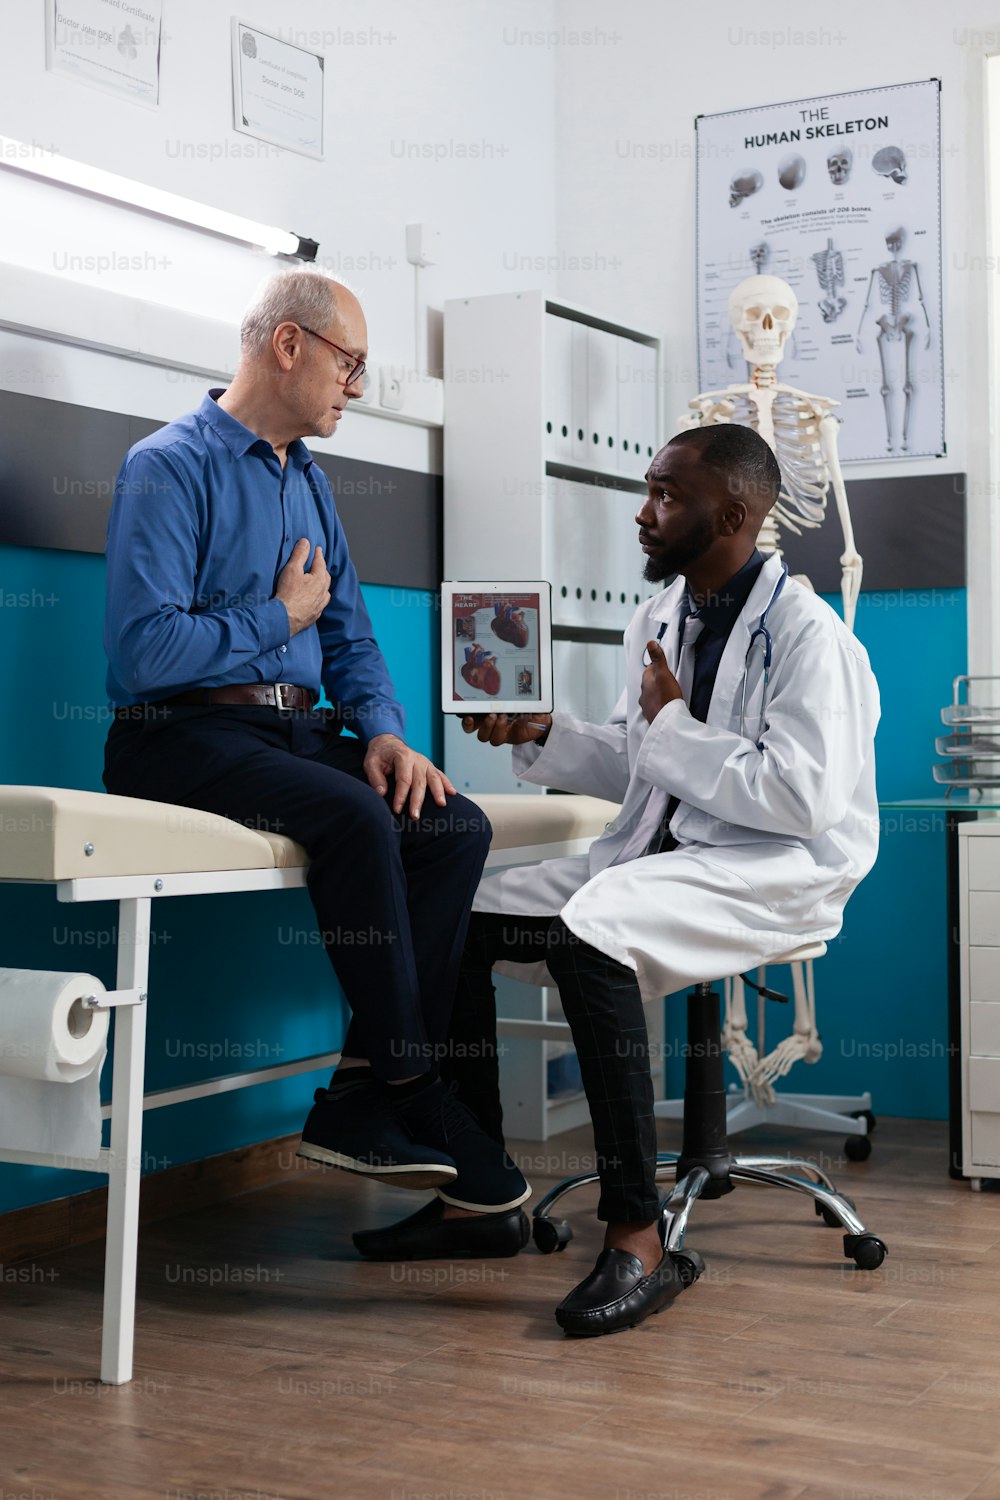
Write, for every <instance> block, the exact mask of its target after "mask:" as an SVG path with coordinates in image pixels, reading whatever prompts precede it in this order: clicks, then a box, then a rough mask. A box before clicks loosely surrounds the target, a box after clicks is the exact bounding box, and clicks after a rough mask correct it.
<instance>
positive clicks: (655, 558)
mask: <svg viewBox="0 0 1000 1500" xmlns="http://www.w3.org/2000/svg"><path fill="white" fill-rule="evenodd" d="M646 481H647V486H648V489H647V495H646V498H645V500H644V502H643V504H642V506H641V507H640V509H639V511H638V513H637V515H636V522H637V524H638V528H639V536H638V540H639V544H640V545H641V548H642V551H643V552H644V553H645V554H646V565H645V576H646V578H647V579H648V580H649V581H651V582H656V581H660V580H665V579H668V578H672V581H671V582H670V583H668V585H667V587H666V588H665V589H664V590H663V591H662V592H661V593H659V594H658V595H656V596H655V597H654V598H653V599H651V600H649V601H647V602H646V603H645V604H643V605H641V606H640V608H639V609H638V610H637V611H636V613H635V615H634V617H633V619H632V621H631V623H630V625H629V626H628V629H627V630H626V631H625V636H624V648H625V661H624V679H625V689H624V692H623V693H622V696H621V698H620V699H619V701H618V704H617V706H616V708H615V710H614V712H613V713H612V715H611V717H610V719H608V721H607V722H606V723H604V724H589V723H584V722H582V721H580V720H579V719H576V718H574V717H573V716H572V715H569V714H564V713H559V712H555V713H554V714H552V715H551V716H550V719H551V722H550V723H549V722H548V721H547V719H546V716H545V715H532V716H531V718H530V720H529V718H528V717H523V718H516V717H515V718H507V717H504V716H497V715H489V716H487V717H486V718H484V719H475V720H473V719H471V718H470V719H466V720H465V721H463V722H464V725H465V727H466V729H467V730H468V731H469V732H475V733H478V735H479V738H480V739H481V740H483V741H489V742H490V743H491V744H493V745H499V744H512V745H513V746H514V747H515V748H514V769H515V771H516V773H517V775H518V776H519V777H521V778H522V779H524V780H527V781H534V782H538V783H541V784H542V785H545V786H551V787H556V788H559V789H561V790H563V791H568V792H581V793H586V794H590V795H592V796H598V797H605V798H610V799H612V800H614V801H616V802H620V803H621V812H620V813H619V815H618V816H617V817H616V818H615V819H614V821H613V822H612V823H611V824H609V826H608V828H607V829H606V831H605V833H604V835H603V836H602V837H601V838H599V839H597V840H596V841H595V842H594V844H593V845H592V846H591V848H590V851H589V853H588V854H586V855H582V856H580V857H578V858H569V859H557V860H548V861H545V862H544V863H542V864H540V865H533V866H528V867H522V868H517V869H513V870H507V871H503V872H501V873H499V874H497V875H494V876H491V877H488V878H486V879H484V880H483V881H482V883H481V884H480V887H479V891H478V894H477V897H476V900H475V903H474V909H473V917H472V926H471V928H470V934H469V940H468V944H467V948H466V958H465V961H464V963H463V973H462V979H461V981H460V986H459V994H458V1000H457V1002H456V1007H455V1011H454V1015H453V1021H452V1031H451V1036H452V1038H453V1039H459V1038H461V1039H463V1041H464V1042H465V1043H466V1045H465V1047H464V1048H463V1051H464V1054H465V1055H466V1056H475V1053H474V1052H470V1050H469V1047H468V1045H467V1044H468V1042H469V1041H470V1040H472V1039H473V1038H475V1036H476V1035H477V1034H479V1036H480V1038H481V1039H483V1040H485V1038H486V1037H487V1036H488V1035H489V1034H490V1031H491V1028H492V1036H493V1039H494V1043H495V1007H494V1006H493V1005H492V983H491V982H490V980H489V971H490V968H491V967H492V966H493V965H494V964H497V963H499V964H500V965H501V966H503V967H505V968H506V966H507V965H508V964H514V965H516V967H514V968H512V969H511V972H513V973H516V974H518V975H519V976H520V977H523V978H529V977H530V978H533V979H536V980H537V979H540V978H543V977H546V976H551V979H549V982H551V980H552V979H554V980H555V982H556V983H557V984H558V986H559V989H560V995H561V999H562V1003H563V1007H564V1010H565V1012H566V1015H567V1019H568V1020H569V1022H570V1025H571V1027H572V1028H573V1035H574V1041H575V1043H576V1046H577V1052H578V1055H579V1058H580V1064H581V1071H582V1074H583V1079H584V1086H585V1088H586V1090H587V1095H588V1101H589V1103H590V1107H591V1114H592V1117H593V1121H594V1132H595V1145H596V1148H597V1159H598V1169H599V1171H600V1174H601V1186H602V1194H601V1204H600V1207H599V1210H598V1213H599V1217H601V1218H603V1219H606V1220H607V1221H608V1228H607V1234H606V1238H605V1252H604V1254H603V1255H602V1257H601V1259H600V1260H599V1261H598V1264H597V1267H596V1268H595V1271H594V1272H593V1273H592V1274H591V1276H590V1277H588V1278H587V1280H585V1281H584V1282H583V1283H581V1285H580V1286H579V1287H577V1288H576V1289H575V1290H574V1292H572V1293H571V1294H570V1296H569V1297H568V1298H567V1299H566V1300H565V1301H564V1303H562V1304H561V1306H560V1308H559V1309H558V1310H557V1318H558V1320H559V1322H560V1324H561V1325H562V1326H563V1327H564V1328H565V1329H566V1330H567V1331H568V1332H571V1333H594V1332H610V1331H614V1329H617V1328H620V1327H623V1326H627V1325H629V1324H634V1323H635V1322H637V1321H639V1320H640V1319H641V1318H642V1317H644V1316H646V1315H647V1313H649V1312H651V1311H654V1310H655V1309H656V1307H657V1306H659V1305H661V1304H662V1302H663V1301H664V1300H665V1297H666V1295H669V1285H668V1283H669V1267H668V1257H667V1256H666V1255H665V1253H664V1250H663V1245H662V1225H661V1221H660V1217H659V1213H658V1208H659V1198H658V1195H657V1190H656V1184H655V1152H656V1138H655V1125H654V1121H653V1116H652V1102H653V1094H652V1082H651V1078H650V1072H649V1062H648V1041H647V1038H646V1029H645V1019H644V1014H643V1011H642V1003H643V1002H645V1001H650V1000H658V999H660V998H661V997H662V996H664V995H666V994H669V993H671V992H673V991H675V990H678V989H681V988H683V987H684V986H686V985H688V984H690V983H692V982H696V981H698V980H703V979H716V978H719V977H722V976H725V975H729V974H734V973H737V972H739V971H741V970H745V969H748V968H753V967H755V966H756V965H758V964H761V963H766V962H767V961H768V959H770V958H773V957H774V955H775V954H776V953H778V952H780V951H783V950H784V951H787V949H789V948H790V947H793V946H795V945H796V944H797V943H798V942H799V941H802V940H805V939H813V938H823V939H830V938H832V937H833V936H835V934H836V933H837V932H838V931H839V929H840V926H841V921H842V913H843V909H844V905H845V903H846V901H847V898H848V897H849V895H850V894H851V892H852V891H853V890H854V888H855V886H856V885H857V884H858V882H859V881H860V880H861V879H862V878H863V877H864V875H865V874H866V873H867V872H868V870H869V869H870V868H871V866H872V864H873V863H874V860H875V855H876V852H877V847H878V806H877V800H876V791H875V765H874V754H873V741H874V735H875V729H876V725H877V723H878V718H879V697H878V688H877V684H876V682H875V679H874V677H873V675H872V672H871V668H870V666H869V663H868V658H867V655H866V653H865V650H864V647H863V646H862V645H861V644H860V642H859V641H858V640H856V638H855V637H854V636H853V635H852V634H851V633H850V632H849V631H848V630H847V629H846V628H845V627H844V625H843V623H842V622H841V620H840V619H839V617H838V616H837V615H836V614H835V613H834V611H833V610H832V609H831V608H830V607H829V606H828V605H827V604H826V603H824V601H823V600H821V599H819V598H818V597H817V596H816V595H815V594H814V593H812V592H811V591H810V590H809V589H807V588H805V587H803V586H802V585H800V584H798V583H796V582H795V581H794V580H793V579H791V578H789V577H788V574H787V570H786V569H785V567H784V565H783V563H782V560H781V559H780V557H778V556H771V557H768V558H766V559H765V558H764V557H762V555H761V554H760V553H759V552H757V550H756V546H755V541H756V537H757V534H758V532H759V530H760V525H761V522H762V521H763V519H764V517H765V515H766V514H767V511H768V510H769V509H770V507H771V505H773V503H774V501H775V500H776V499H777V495H778V490H779V487H780V482H781V475H780V471H779V469H778V465H777V463H776V461H775V459H774V456H773V454H772V453H771V450H770V448H769V447H768V446H767V444H766V443H765V442H764V440H763V439H762V438H760V437H759V436H758V434H757V433H755V432H753V431H752V429H750V428H746V427H738V426H716V427H712V428H701V429H694V430H691V431H686V432H684V433H681V434H680V435H678V437H676V438H674V439H673V441H672V442H670V443H668V444H667V446H666V447H665V448H663V449H662V450H661V451H660V452H659V453H658V454H657V455H656V457H655V458H654V460H653V462H652V464H651V465H650V468H649V471H648V473H647V475H646ZM675 575H676V576H675ZM526 962H527V963H529V964H530V965H531V967H529V968H525V967H524V965H525V963H526ZM456 1056H457V1049H456ZM449 1071H450V1072H451V1073H452V1075H453V1076H454V1077H456V1078H457V1079H458V1083H459V1095H460V1097H461V1098H462V1099H463V1100H464V1102H465V1103H466V1104H467V1105H468V1106H469V1107H470V1108H471V1109H472V1110H473V1111H475V1112H477V1114H478V1115H479V1117H480V1120H481V1123H483V1125H484V1127H485V1128H487V1129H492V1130H493V1131H494V1133H497V1131H498V1127H499V1120H500V1115H499V1102H498V1100H499V1095H498V1092H497V1091H496V1082H495V1067H494V1069H493V1070H492V1072H491V1071H490V1070H489V1069H487V1068H484V1066H483V1065H482V1063H481V1062H480V1063H479V1064H474V1065H464V1066H463V1065H462V1064H460V1063H459V1062H458V1061H455V1062H453V1063H452V1064H451V1065H450V1069H449ZM661 1270H662V1271H663V1272H664V1276H663V1278H662V1279H661V1278H660V1276H659V1275H658V1272H660V1271H661Z"/></svg>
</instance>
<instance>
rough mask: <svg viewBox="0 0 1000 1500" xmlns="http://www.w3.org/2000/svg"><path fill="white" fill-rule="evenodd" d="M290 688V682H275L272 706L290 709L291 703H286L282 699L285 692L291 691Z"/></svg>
mask: <svg viewBox="0 0 1000 1500" xmlns="http://www.w3.org/2000/svg"><path fill="white" fill-rule="evenodd" d="M291 689H292V684H291V683H290V682H276V683H275V684H274V706H275V708H284V709H289V710H290V709H291V706H292V705H291V704H290V703H286V702H285V699H284V695H285V693H288V692H291Z"/></svg>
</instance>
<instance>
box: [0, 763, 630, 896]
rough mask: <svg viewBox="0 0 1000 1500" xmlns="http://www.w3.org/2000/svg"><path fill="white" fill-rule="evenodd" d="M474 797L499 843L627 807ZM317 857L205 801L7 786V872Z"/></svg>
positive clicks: (0, 801)
mask: <svg viewBox="0 0 1000 1500" xmlns="http://www.w3.org/2000/svg"><path fill="white" fill-rule="evenodd" d="M470 795H471V796H472V800H474V801H475V802H477V803H478V804H479V805H480V806H481V807H482V808H483V809H484V811H485V812H486V814H487V816H488V817H489V819H490V822H491V823H492V824H493V843H492V848H493V849H494V850H497V849H518V848H524V847H527V846H530V845H532V844H551V843H559V842H562V841H563V840H566V839H582V838H594V837H596V836H597V834H599V833H601V832H603V829H604V825H605V823H606V822H608V821H610V819H612V818H613V817H614V816H615V814H616V813H617V811H618V808H617V806H616V805H615V804H614V803H612V802H604V801H602V800H601V799H600V798H598V797H543V796H538V795H535V794H533V793H510V794H507V793H487V794H484V795H482V796H479V797H477V796H475V795H474V794H470ZM88 847H89V848H90V849H91V850H92V852H91V853H90V854H88V853H87V852H86V851H87V848H88ZM308 863H309V856H308V854H307V853H306V851H305V849H303V847H302V845H301V844H296V843H295V842H294V841H293V840H292V839H289V838H285V837H284V836H283V835H282V834H276V833H264V832H258V831H257V830H255V829H251V828H244V826H243V824H242V823H236V822H234V821H232V819H230V818H222V817H219V816H217V815H216V814H215V813H209V812H201V811H199V810H197V809H195V808H189V807H178V806H175V805H174V804H173V803H170V802H147V801H145V800H143V799H142V798H139V797H114V796H111V795H109V794H108V793H105V792H81V791H76V790H74V789H72V788H66V787H54V786H0V880H44V881H53V880H77V879H83V878H85V877H87V876H92V877H93V876H112V875H179V874H186V873H189V872H192V871H211V870H273V869H290V868H295V867H301V866H302V865H306V864H308Z"/></svg>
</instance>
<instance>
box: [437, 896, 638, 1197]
mask: <svg viewBox="0 0 1000 1500" xmlns="http://www.w3.org/2000/svg"><path fill="white" fill-rule="evenodd" d="M501 959H508V960H510V961H511V962H513V963H528V962H537V961H538V960H539V959H543V960H544V961H545V963H546V965H547V966H548V969H549V973H550V974H551V975H552V978H553V979H554V980H555V982H556V984H557V985H558V987H559V998H560V1000H561V1001H562V1007H563V1010H564V1012H565V1014H566V1019H567V1021H568V1022H569V1024H570V1027H571V1029H572V1033H573V1043H574V1045H575V1047H576V1051H577V1056H578V1058H579V1060H580V1072H581V1074H582V1076H583V1086H584V1088H585V1090H586V1093H587V1102H588V1104H589V1105H590V1114H591V1119H592V1121H593V1125H594V1146H595V1150H596V1154H597V1169H598V1172H599V1173H600V1178H601V1200H600V1204H599V1206H598V1210H597V1214H598V1218H600V1219H604V1220H606V1221H609V1222H612V1223H632V1224H644V1223H648V1222H649V1221H650V1220H651V1219H655V1218H656V1216H657V1213H658V1211H659V1203H660V1199H659V1194H658V1192H657V1187H656V1121H655V1119H654V1116H653V1081H652V1077H651V1075H650V1070H649V1034H648V1032H647V1029H646V1013H645V1010H644V1008H643V1003H642V999H641V997H640V994H639V986H638V984H637V983H636V978H635V975H634V974H633V972H632V970H631V969H628V968H626V967H625V965H624V964H620V963H617V962H616V961H615V960H614V959H613V958H608V956H607V954H605V953H601V952H600V951H599V950H598V949H597V948H592V947H591V946H590V945H589V943H584V942H582V941H581V939H580V938H578V937H577V936H576V934H575V933H573V932H571V931H570V929H569V928H568V927H567V926H566V924H565V922H563V921H562V920H561V918H559V917H515V916H505V915H501V914H499V913H493V912H473V914H472V919H471V922H470V924H469V936H468V939H467V941H466V945H465V954H464V956H463V958H462V966H461V970H460V972H459V979H458V992H457V995H456V999H455V1008H454V1011H453V1013H452V1019H451V1026H450V1028H449V1033H448V1048H447V1053H446V1056H445V1060H444V1062H443V1064H442V1071H443V1072H444V1074H445V1076H446V1077H448V1078H449V1079H451V1080H453V1081H454V1082H455V1083H456V1084H457V1087H458V1095H459V1098H460V1099H461V1100H462V1101H463V1103H465V1104H466V1105H468V1107H469V1108H470V1109H471V1110H472V1111H473V1112H474V1113H475V1114H476V1116H477V1117H478V1118H479V1121H480V1123H481V1124H482V1126H483V1128H484V1129H485V1130H488V1131H489V1132H490V1134H491V1135H493V1136H494V1137H495V1138H496V1139H497V1140H499V1141H501V1142H502V1141H503V1116H502V1111H501V1107H500V1088H499V1070H498V1063H497V1039H496V993H495V991H494V988H493V977H492V972H491V971H492V969H493V965H494V964H495V963H497V962H498V961H499V960H501Z"/></svg>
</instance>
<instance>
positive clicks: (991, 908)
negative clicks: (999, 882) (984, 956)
mask: <svg viewBox="0 0 1000 1500" xmlns="http://www.w3.org/2000/svg"><path fill="white" fill-rule="evenodd" d="M973 848H975V845H974V844H973ZM970 853H971V850H970ZM969 942H970V943H972V944H974V945H975V944H979V945H981V946H986V947H990V948H994V947H997V946H998V945H1000V891H976V890H971V891H970V892H969Z"/></svg>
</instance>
